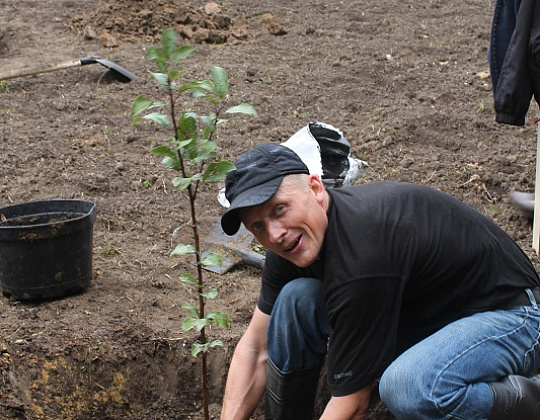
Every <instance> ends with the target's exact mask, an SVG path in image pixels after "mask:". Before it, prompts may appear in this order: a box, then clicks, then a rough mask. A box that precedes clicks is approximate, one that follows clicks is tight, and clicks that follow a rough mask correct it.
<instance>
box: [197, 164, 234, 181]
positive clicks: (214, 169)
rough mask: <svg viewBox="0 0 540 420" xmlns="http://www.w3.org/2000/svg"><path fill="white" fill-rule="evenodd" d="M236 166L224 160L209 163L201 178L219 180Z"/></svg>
mask: <svg viewBox="0 0 540 420" xmlns="http://www.w3.org/2000/svg"><path fill="white" fill-rule="evenodd" d="M235 169H236V167H235V166H234V165H233V164H232V163H231V162H228V161H226V160H222V161H221V162H212V163H210V164H209V165H208V166H207V168H206V170H205V171H204V174H203V180H204V181H208V182H215V181H219V180H221V179H223V178H225V177H226V176H227V174H228V173H229V172H231V171H234V170H235Z"/></svg>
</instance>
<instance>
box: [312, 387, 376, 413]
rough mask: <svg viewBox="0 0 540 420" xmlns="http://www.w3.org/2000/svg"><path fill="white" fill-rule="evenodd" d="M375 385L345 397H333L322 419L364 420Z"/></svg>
mask: <svg viewBox="0 0 540 420" xmlns="http://www.w3.org/2000/svg"><path fill="white" fill-rule="evenodd" d="M372 389H373V385H368V386H366V387H365V388H363V389H361V390H360V391H358V392H355V393H354V394H351V395H347V396H345V397H332V398H331V399H330V401H329V402H328V404H327V405H326V408H325V410H324V413H323V415H322V417H321V420H364V419H365V418H366V415H367V410H368V407H369V399H370V396H371V390H372Z"/></svg>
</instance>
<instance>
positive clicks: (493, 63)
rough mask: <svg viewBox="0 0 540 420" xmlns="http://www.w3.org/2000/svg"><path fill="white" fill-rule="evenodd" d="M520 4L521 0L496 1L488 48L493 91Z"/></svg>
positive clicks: (495, 87)
mask: <svg viewBox="0 0 540 420" xmlns="http://www.w3.org/2000/svg"><path fill="white" fill-rule="evenodd" d="M520 6H521V0H496V2H495V10H494V12H493V20H492V22H491V37H490V42H489V49H488V61H489V68H490V73H491V84H492V87H493V93H495V91H496V89H497V83H498V81H499V75H500V74H501V68H502V65H503V62H504V57H505V55H506V50H507V49H508V45H509V44H510V40H511V39H512V34H513V33H514V28H515V27H516V19H517V15H518V11H519V7H520Z"/></svg>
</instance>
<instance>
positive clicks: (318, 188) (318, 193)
mask: <svg viewBox="0 0 540 420" xmlns="http://www.w3.org/2000/svg"><path fill="white" fill-rule="evenodd" d="M308 185H309V186H310V188H311V189H312V190H313V192H314V193H315V197H317V200H318V201H319V202H321V201H322V200H323V199H324V196H325V194H326V189H325V188H324V184H323V182H322V180H321V178H319V177H318V176H317V175H313V174H311V175H309V178H308Z"/></svg>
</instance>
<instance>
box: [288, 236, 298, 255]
mask: <svg viewBox="0 0 540 420" xmlns="http://www.w3.org/2000/svg"><path fill="white" fill-rule="evenodd" d="M301 238H302V235H300V236H298V238H296V240H295V241H294V242H293V243H292V244H291V246H290V247H288V248H286V249H285V252H291V251H293V250H294V249H295V248H296V247H297V246H298V244H299V243H300V239H301Z"/></svg>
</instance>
